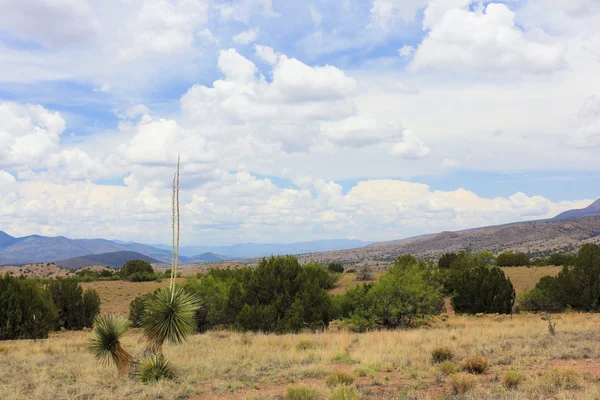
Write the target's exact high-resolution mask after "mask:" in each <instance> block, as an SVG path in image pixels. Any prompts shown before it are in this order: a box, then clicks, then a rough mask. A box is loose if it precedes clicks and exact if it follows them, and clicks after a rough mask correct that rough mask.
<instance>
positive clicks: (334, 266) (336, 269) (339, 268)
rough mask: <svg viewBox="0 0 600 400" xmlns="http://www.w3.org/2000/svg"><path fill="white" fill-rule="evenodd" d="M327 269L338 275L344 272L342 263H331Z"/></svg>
mask: <svg viewBox="0 0 600 400" xmlns="http://www.w3.org/2000/svg"><path fill="white" fill-rule="evenodd" d="M327 269H329V272H332V273H337V274H341V273H343V272H344V266H343V265H342V264H340V263H329V264H328V265H327Z"/></svg>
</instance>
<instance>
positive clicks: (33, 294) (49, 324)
mask: <svg viewBox="0 0 600 400" xmlns="http://www.w3.org/2000/svg"><path fill="white" fill-rule="evenodd" d="M57 320H58V313H57V311H56V306H55V305H54V303H53V302H52V297H51V296H50V293H49V292H48V290H47V289H46V288H45V287H43V286H42V285H40V284H39V283H37V282H36V281H34V280H30V279H25V278H13V277H11V276H10V275H9V274H8V273H7V274H6V275H4V276H1V275H0V340H13V339H43V338H47V337H48V333H49V332H50V331H51V330H53V329H54V328H55V327H56V324H57Z"/></svg>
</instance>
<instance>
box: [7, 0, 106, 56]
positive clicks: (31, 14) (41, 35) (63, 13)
mask: <svg viewBox="0 0 600 400" xmlns="http://www.w3.org/2000/svg"><path fill="white" fill-rule="evenodd" d="M0 26H2V28H3V30H8V31H10V32H12V33H13V34H14V35H16V36H17V37H21V38H23V39H29V40H33V41H36V42H39V43H42V44H44V45H46V46H51V47H62V46H69V45H75V44H81V43H85V42H87V41H91V40H92V39H93V37H94V36H95V35H96V34H97V33H98V31H99V29H100V24H99V22H98V21H97V20H96V19H95V18H94V16H93V14H92V8H91V5H90V2H89V0H3V1H2V12H0Z"/></svg>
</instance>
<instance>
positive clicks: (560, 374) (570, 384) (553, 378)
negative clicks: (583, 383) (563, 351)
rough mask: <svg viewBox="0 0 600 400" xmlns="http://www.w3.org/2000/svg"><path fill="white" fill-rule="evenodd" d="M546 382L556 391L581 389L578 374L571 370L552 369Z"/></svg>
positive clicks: (547, 375)
mask: <svg viewBox="0 0 600 400" xmlns="http://www.w3.org/2000/svg"><path fill="white" fill-rule="evenodd" d="M546 381H547V382H548V383H549V384H550V386H552V387H554V388H555V389H579V387H580V384H579V378H578V375H577V372H575V371H573V370H571V369H559V368H557V369H552V370H550V371H548V373H547V374H546Z"/></svg>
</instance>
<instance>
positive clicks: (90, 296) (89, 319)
mask: <svg viewBox="0 0 600 400" xmlns="http://www.w3.org/2000/svg"><path fill="white" fill-rule="evenodd" d="M82 306H83V326H84V327H85V328H90V327H92V325H94V319H96V316H97V315H98V314H100V296H99V295H98V292H96V291H95V290H94V289H86V290H85V292H83V298H82Z"/></svg>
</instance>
